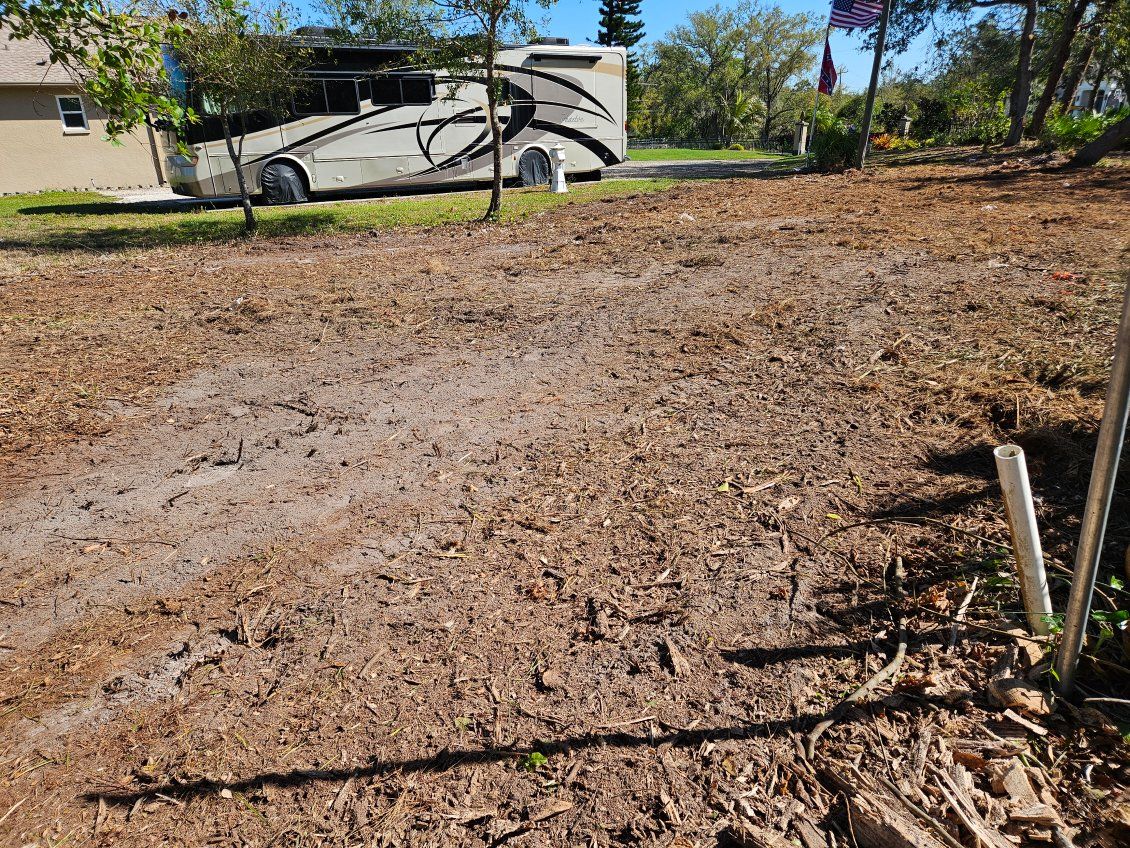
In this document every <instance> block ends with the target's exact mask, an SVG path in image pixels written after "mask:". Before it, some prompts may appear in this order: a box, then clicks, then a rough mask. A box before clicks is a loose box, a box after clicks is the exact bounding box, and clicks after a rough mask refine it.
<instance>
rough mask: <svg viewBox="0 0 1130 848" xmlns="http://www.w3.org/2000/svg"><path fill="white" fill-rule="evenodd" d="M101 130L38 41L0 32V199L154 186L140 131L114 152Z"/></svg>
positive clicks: (149, 152) (152, 143)
mask: <svg viewBox="0 0 1130 848" xmlns="http://www.w3.org/2000/svg"><path fill="white" fill-rule="evenodd" d="M105 126H106V121H105V116H104V115H103V114H101V113H100V112H98V110H96V109H95V108H94V106H93V104H92V103H90V101H89V100H88V99H87V98H86V97H83V96H82V93H81V91H80V89H79V87H78V86H76V85H75V83H74V81H73V80H72V79H71V78H70V76H69V75H68V74H67V72H66V70H64V69H63V68H61V67H59V66H58V65H52V64H51V62H50V60H49V59H48V51H47V48H46V47H45V46H44V45H43V44H42V43H41V42H39V41H12V40H9V38H8V33H7V32H3V31H0V194H13V193H16V192H30V191H43V190H46V189H87V190H89V189H100V188H105V189H115V188H136V187H142V186H155V185H159V184H160V183H161V182H162V181H163V177H162V174H161V157H160V155H159V153H160V151H159V149H158V147H157V145H156V139H155V137H154V136H153V135H152V134H151V133H149V132H147V131H146V129H145V128H144V127H143V128H141V129H140V130H137V131H135V132H134V133H133V134H132V135H128V136H123V137H122V139H121V142H122V144H121V146H120V147H118V146H115V145H112V144H110V142H108V141H106V140H104V139H105Z"/></svg>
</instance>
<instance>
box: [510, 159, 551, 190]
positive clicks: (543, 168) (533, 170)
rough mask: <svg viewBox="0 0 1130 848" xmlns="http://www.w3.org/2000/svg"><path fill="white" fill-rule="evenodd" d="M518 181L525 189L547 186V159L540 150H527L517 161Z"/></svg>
mask: <svg viewBox="0 0 1130 848" xmlns="http://www.w3.org/2000/svg"><path fill="white" fill-rule="evenodd" d="M518 180H519V182H521V184H522V185H524V186H526V187H527V188H528V187H530V186H539V185H549V157H548V156H546V155H545V154H544V153H542V152H541V151H540V150H527V151H526V152H525V153H523V154H522V158H521V159H519V160H518Z"/></svg>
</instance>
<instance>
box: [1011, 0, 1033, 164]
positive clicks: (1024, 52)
mask: <svg viewBox="0 0 1130 848" xmlns="http://www.w3.org/2000/svg"><path fill="white" fill-rule="evenodd" d="M1037 11H1038V9H1037V0H1027V2H1026V3H1025V6H1024V27H1023V29H1021V31H1020V56H1019V58H1018V60H1017V63H1016V84H1015V85H1014V86H1013V89H1012V123H1011V124H1010V125H1009V128H1008V136H1007V137H1006V138H1005V140H1004V146H1005V147H1013V146H1015V145H1017V144H1020V137H1021V136H1022V135H1023V133H1024V115H1025V113H1026V112H1027V111H1028V101H1029V100H1030V99H1031V97H1032V48H1033V47H1034V46H1035V44H1036V12H1037Z"/></svg>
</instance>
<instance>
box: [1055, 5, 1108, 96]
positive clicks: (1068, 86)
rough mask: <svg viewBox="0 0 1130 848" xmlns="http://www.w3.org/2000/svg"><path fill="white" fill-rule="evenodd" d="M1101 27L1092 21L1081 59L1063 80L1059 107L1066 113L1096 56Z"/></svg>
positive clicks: (1080, 55)
mask: <svg viewBox="0 0 1130 848" xmlns="http://www.w3.org/2000/svg"><path fill="white" fill-rule="evenodd" d="M1101 29H1102V28H1101V27H1100V26H1099V25H1098V23H1097V22H1094V23H1092V25H1091V28H1090V29H1089V30H1087V40H1086V41H1084V42H1083V49H1082V51H1081V52H1080V54H1079V60H1078V61H1077V62H1076V63H1075V64H1074V65H1072V66H1071V70H1070V71H1069V72H1068V74H1067V77H1066V78H1065V79H1064V81H1063V94H1061V95H1060V96H1059V108H1060V111H1062V112H1063V113H1064V114H1067V113H1069V112H1070V111H1071V107H1072V106H1073V105H1074V104H1075V95H1076V94H1078V93H1079V83H1081V82H1082V81H1083V77H1085V76H1086V75H1087V68H1089V67H1090V65H1091V59H1093V58H1094V57H1095V50H1096V48H1098V46H1099V32H1100V30H1101Z"/></svg>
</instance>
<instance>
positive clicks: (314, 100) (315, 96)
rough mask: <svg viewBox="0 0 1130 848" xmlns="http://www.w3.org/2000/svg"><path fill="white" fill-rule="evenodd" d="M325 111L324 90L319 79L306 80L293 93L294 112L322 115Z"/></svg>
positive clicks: (297, 113)
mask: <svg viewBox="0 0 1130 848" xmlns="http://www.w3.org/2000/svg"><path fill="white" fill-rule="evenodd" d="M325 111H326V91H325V89H324V88H323V87H322V81H321V80H308V81H307V82H304V83H303V84H302V85H301V86H300V87H299V89H298V90H297V91H296V92H295V93H294V114H296V115H322V114H325Z"/></svg>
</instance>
